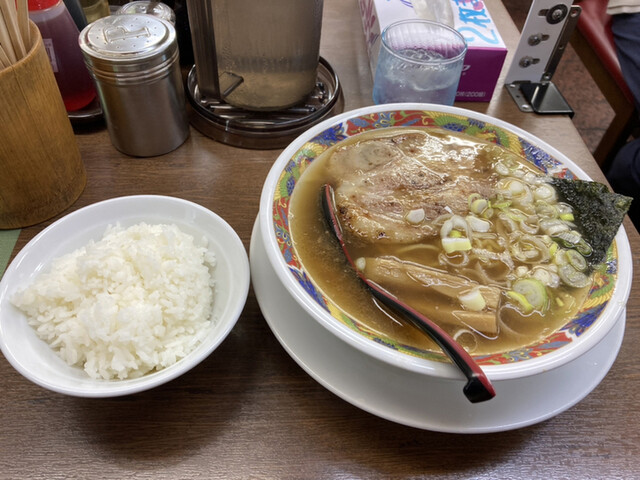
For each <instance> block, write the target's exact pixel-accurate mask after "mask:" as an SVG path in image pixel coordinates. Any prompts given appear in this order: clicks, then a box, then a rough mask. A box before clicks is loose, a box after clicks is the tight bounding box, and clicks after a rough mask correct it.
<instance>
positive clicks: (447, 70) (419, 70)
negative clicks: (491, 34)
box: [373, 20, 467, 105]
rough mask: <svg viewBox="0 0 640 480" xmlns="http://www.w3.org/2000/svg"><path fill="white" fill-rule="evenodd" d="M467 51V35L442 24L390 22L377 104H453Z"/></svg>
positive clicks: (375, 88)
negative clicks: (465, 36)
mask: <svg viewBox="0 0 640 480" xmlns="http://www.w3.org/2000/svg"><path fill="white" fill-rule="evenodd" d="M466 52H467V42H466V41H465V39H464V37H463V36H462V35H460V33H458V32H457V31H456V30H454V29H453V28H451V27H449V26H447V25H444V24H442V23H437V22H432V21H429V20H403V21H400V22H395V23H392V24H390V25H389V26H387V27H386V28H385V29H384V30H383V32H382V41H381V46H380V53H379V55H378V63H377V66H376V74H375V80H374V85H373V101H374V103H376V104H381V103H395V102H419V103H437V104H441V105H453V101H454V100H455V96H456V91H457V89H458V82H459V80H460V74H461V73H462V65H463V61H464V56H465V54H466Z"/></svg>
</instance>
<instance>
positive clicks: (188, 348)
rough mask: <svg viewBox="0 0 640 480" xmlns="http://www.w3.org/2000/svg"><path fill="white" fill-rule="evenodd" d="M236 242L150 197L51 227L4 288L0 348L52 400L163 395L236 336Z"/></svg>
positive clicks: (218, 225) (208, 219) (185, 204)
mask: <svg viewBox="0 0 640 480" xmlns="http://www.w3.org/2000/svg"><path fill="white" fill-rule="evenodd" d="M249 282H250V274H249V262H248V258H247V253H246V250H245V248H244V245H243V244H242V241H241V240H240V238H239V237H238V235H237V234H236V232H235V231H234V230H233V229H232V227H231V226H230V225H229V224H228V223H226V222H225V221H224V220H223V219H222V218H221V217H220V216H218V215H216V214H215V213H213V212H212V211H210V210H208V209H206V208H204V207H202V206H200V205H198V204H195V203H193V202H189V201H187V200H183V199H179V198H175V197H167V196H155V195H137V196H128V197H119V198H113V199H110V200H106V201H103V202H99V203H96V204H93V205H89V206H87V207H84V208H82V209H79V210H77V211H75V212H73V213H71V214H69V215H67V216H65V217H63V218H61V219H60V220H58V221H57V222H55V223H53V224H52V225H50V226H49V227H47V228H46V229H44V230H43V231H42V232H40V233H39V234H38V235H37V236H36V237H34V238H33V239H32V240H31V241H30V242H29V243H28V244H27V245H26V246H25V247H24V248H23V249H22V250H21V251H20V252H19V253H18V255H17V256H16V257H15V259H14V260H13V261H12V263H11V264H10V265H9V267H8V268H7V270H6V272H5V274H4V277H3V278H2V280H1V281H0V348H1V350H2V353H3V354H4V356H5V358H6V359H7V360H8V361H9V363H10V364H11V365H12V366H13V367H14V368H15V369H16V370H17V371H18V372H19V373H21V374H22V375H23V376H25V377H26V378H28V379H29V380H31V381H33V382H34V383H36V384H38V385H40V386H42V387H44V388H47V389H49V390H52V391H55V392H59V393H63V394H67V395H73V396H79V397H112V396H120V395H127V394H131V393H136V392H140V391H144V390H148V389H150V388H153V387H156V386H158V385H161V384H163V383H166V382H168V381H170V380H172V379H174V378H176V377H178V376H180V375H182V374H184V373H185V372H187V371H189V370H190V369H191V368H193V367H194V366H196V365H197V364H199V363H200V362H202V361H203V360H204V359H205V358H207V357H208V356H209V355H210V354H211V353H212V352H213V351H214V350H215V349H216V347H218V345H220V344H221V343H222V341H223V340H224V339H225V338H226V337H227V335H228V334H229V332H230V331H231V330H232V329H233V327H234V326H235V324H236V322H237V320H238V318H239V316H240V314H241V312H242V309H243V308H244V304H245V302H246V299H247V294H248V291H249Z"/></svg>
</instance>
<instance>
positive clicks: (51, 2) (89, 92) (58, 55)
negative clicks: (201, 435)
mask: <svg viewBox="0 0 640 480" xmlns="http://www.w3.org/2000/svg"><path fill="white" fill-rule="evenodd" d="M28 5H29V18H30V19H31V20H32V21H33V22H34V23H35V24H36V25H37V26H38V29H39V30H40V32H41V33H42V41H43V42H44V47H45V49H46V51H47V55H48V56H49V61H50V62H51V68H52V69H53V73H54V75H55V77H56V82H57V83H58V88H59V89H60V93H61V94H62V99H63V100H64V106H65V108H66V109H67V111H68V112H73V111H76V110H80V109H82V108H84V107H86V106H87V105H89V104H90V103H91V102H92V101H93V99H94V98H95V97H96V91H95V88H94V86H93V81H92V80H91V77H90V76H89V73H88V72H87V67H86V66H85V64H84V62H83V61H82V53H81V52H80V48H78V34H79V33H80V32H79V30H78V27H77V26H76V23H75V21H74V20H73V18H72V17H71V14H70V13H69V10H67V7H66V6H65V4H64V3H63V2H62V0H29V3H28Z"/></svg>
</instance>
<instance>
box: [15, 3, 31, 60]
mask: <svg viewBox="0 0 640 480" xmlns="http://www.w3.org/2000/svg"><path fill="white" fill-rule="evenodd" d="M17 10H18V28H19V29H20V35H21V36H22V42H23V43H24V49H25V50H26V51H27V52H28V51H29V49H30V48H31V34H30V33H29V7H28V5H27V0H17Z"/></svg>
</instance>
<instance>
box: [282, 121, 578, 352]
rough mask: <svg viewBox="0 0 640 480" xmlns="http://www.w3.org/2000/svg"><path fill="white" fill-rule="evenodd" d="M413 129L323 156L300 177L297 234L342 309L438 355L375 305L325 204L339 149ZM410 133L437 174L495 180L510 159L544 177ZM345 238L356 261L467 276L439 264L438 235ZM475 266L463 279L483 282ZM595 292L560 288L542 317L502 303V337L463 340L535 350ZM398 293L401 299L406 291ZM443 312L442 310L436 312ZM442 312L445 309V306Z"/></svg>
mask: <svg viewBox="0 0 640 480" xmlns="http://www.w3.org/2000/svg"><path fill="white" fill-rule="evenodd" d="M407 131H408V129H407V128H388V129H385V131H384V132H382V131H380V130H377V131H371V132H365V133H363V134H360V135H357V136H354V137H351V138H350V139H347V140H345V141H343V142H341V143H340V144H338V145H335V146H333V147H332V148H331V149H329V150H327V151H326V152H324V153H323V154H322V155H321V156H319V157H318V158H316V159H315V160H314V161H313V162H312V163H311V164H310V165H309V166H308V168H307V169H306V170H305V172H304V174H303V175H302V176H301V178H300V179H299V181H298V183H297V185H296V188H295V190H294V193H293V196H292V198H291V203H290V212H289V221H290V228H291V235H292V241H293V244H294V246H295V250H296V252H297V254H298V256H299V258H300V261H301V263H302V265H303V266H304V268H305V270H306V271H307V272H308V274H309V276H310V277H311V278H312V279H313V281H314V282H315V284H316V285H317V286H318V288H319V289H320V290H321V291H322V292H323V294H325V295H326V296H327V297H328V298H329V299H330V300H331V301H332V303H334V304H335V305H336V306H337V307H338V308H340V309H341V310H342V311H344V312H345V313H346V314H347V315H349V316H350V317H352V318H354V319H356V320H357V321H358V322H359V323H361V324H363V325H365V326H366V327H367V328H368V329H370V330H372V331H374V332H377V333H378V334H379V335H380V336H382V337H388V338H391V339H393V340H395V341H397V342H399V343H401V344H405V345H408V346H410V347H414V348H417V349H421V350H431V351H439V349H438V347H437V346H436V345H435V344H434V343H433V342H432V341H431V339H429V338H428V337H427V336H426V335H424V334H423V333H421V332H419V331H418V330H416V329H415V328H414V327H412V326H411V325H409V324H407V323H406V322H405V321H404V320H402V319H401V318H399V317H397V316H395V315H393V314H390V313H389V312H388V311H387V310H386V309H385V308H383V307H381V306H380V305H378V304H377V303H376V301H375V300H374V299H373V297H372V296H371V294H370V293H369V291H368V290H367V289H366V288H365V287H364V286H363V284H362V283H361V282H360V280H359V279H358V277H357V276H356V274H355V272H354V271H353V270H352V269H351V267H350V266H349V265H348V264H347V262H346V260H345V258H344V255H343V253H342V251H341V250H340V247H339V245H338V243H337V241H336V240H335V239H334V238H333V236H332V234H331V233H330V230H329V229H328V227H327V224H326V221H325V218H324V216H323V213H322V207H321V201H320V198H321V195H320V192H321V189H322V186H323V185H324V184H326V183H329V184H334V183H336V182H339V181H340V179H341V178H340V172H336V171H333V170H332V168H330V164H331V162H330V161H329V159H330V158H331V157H332V156H333V155H334V154H335V153H336V152H337V151H338V150H339V149H344V148H347V147H349V146H352V145H355V144H357V143H358V142H367V141H370V140H372V139H376V138H381V137H391V136H393V135H398V134H399V133H403V134H404V133H406V132H407ZM410 131H412V132H420V133H426V134H427V137H428V143H429V145H430V146H429V147H428V148H425V149H423V150H421V149H417V150H416V155H420V156H422V157H423V160H425V159H428V165H429V168H432V169H434V170H436V171H439V170H442V171H447V172H449V173H450V174H455V175H469V176H477V177H479V178H482V176H486V175H488V174H489V172H490V171H491V169H492V165H493V163H494V162H496V161H498V160H500V159H501V160H504V159H508V160H510V161H515V162H518V163H519V164H521V165H522V168H525V169H529V170H532V171H535V173H537V174H540V173H541V172H539V171H537V170H533V169H534V167H533V166H531V165H530V164H529V163H528V162H526V161H524V160H523V159H521V158H520V157H518V156H516V155H515V154H513V153H512V152H509V151H507V150H506V149H503V148H502V147H498V146H496V145H493V144H489V143H485V142H483V141H481V140H478V139H475V138H472V137H469V136H467V135H464V134H459V133H455V132H454V133H452V132H448V131H444V130H439V129H434V128H424V129H422V128H411V129H410ZM461 158H462V160H461ZM469 165H472V168H469ZM461 167H462V168H461ZM452 169H453V170H452ZM345 240H346V241H347V243H348V248H349V251H350V252H351V254H352V257H353V258H358V257H361V256H362V257H378V256H392V257H395V258H399V259H401V260H403V261H409V262H415V263H418V264H421V265H428V266H431V267H435V268H437V269H440V270H443V271H447V272H449V273H452V274H456V275H460V274H461V269H459V268H456V267H455V265H443V264H442V262H440V261H439V258H438V252H439V251H441V249H442V247H441V245H440V237H439V235H436V236H435V237H434V238H429V239H426V240H425V239H422V240H420V241H419V242H416V244H414V245H407V244H400V245H398V244H394V243H389V242H363V241H358V240H354V238H351V237H349V236H348V235H346V236H345ZM429 247H431V248H429ZM453 260H455V255H454V256H453ZM453 263H455V262H453ZM473 267H474V265H468V266H467V267H465V268H464V276H466V277H467V278H469V279H470V280H472V281H476V282H479V281H481V282H484V280H482V279H481V278H480V277H479V276H478V275H476V274H475V273H474V268H473ZM498 270H499V269H498ZM487 273H489V274H491V273H492V272H491V271H488V272H487ZM504 273H505V272H501V271H496V272H493V274H495V275H496V277H501V276H504ZM503 289H504V285H503ZM588 291H589V286H587V287H585V288H582V289H576V288H569V287H558V288H557V289H555V291H554V293H553V297H552V299H551V302H550V304H551V307H550V309H549V310H548V311H546V312H545V314H544V315H542V314H538V313H536V312H534V313H532V314H529V315H523V314H521V313H520V312H519V311H518V310H517V309H516V308H511V307H509V306H508V302H504V301H501V307H500V309H499V321H498V326H499V331H498V334H497V335H486V334H480V333H479V332H472V333H469V334H465V335H462V336H460V337H459V341H460V342H461V343H462V344H463V345H465V347H466V348H468V349H469V350H470V351H472V352H473V353H474V354H475V355H489V354H493V353H499V352H506V351H512V350H516V349H519V348H522V347H525V346H527V345H531V344H534V343H536V342H538V341H539V340H541V339H543V338H545V337H547V336H548V335H550V334H552V333H553V332H554V331H556V330H557V329H558V328H560V327H561V326H563V325H564V324H566V323H567V321H568V320H569V319H571V318H572V317H573V316H574V315H575V314H576V312H577V309H578V307H579V306H580V305H582V303H583V301H584V299H585V297H586V295H587V294H588ZM392 293H395V294H396V295H397V296H398V297H400V298H402V292H392ZM430 293H431V292H430V289H429V287H425V289H424V295H425V297H426V298H429V295H430ZM503 295H504V294H503ZM556 299H560V301H556ZM434 301H435V300H434ZM505 304H506V305H505ZM439 307H440V306H436V308H439ZM442 308H445V305H442ZM431 319H432V320H433V321H435V322H436V323H438V318H434V316H433V315H432V316H431ZM441 326H442V327H443V328H444V329H445V330H447V331H448V332H449V333H450V334H451V335H454V334H456V332H459V330H460V327H459V326H458V327H456V326H452V325H448V324H441ZM468 337H470V338H468ZM471 337H472V338H471Z"/></svg>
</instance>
